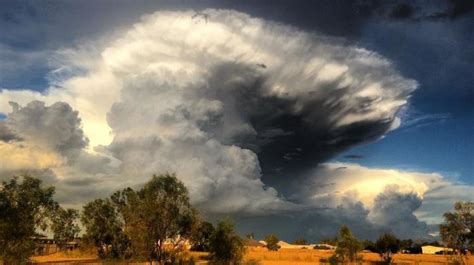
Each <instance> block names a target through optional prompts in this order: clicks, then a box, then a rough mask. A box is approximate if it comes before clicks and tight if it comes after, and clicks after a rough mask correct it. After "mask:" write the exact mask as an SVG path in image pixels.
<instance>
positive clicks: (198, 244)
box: [191, 222, 214, 251]
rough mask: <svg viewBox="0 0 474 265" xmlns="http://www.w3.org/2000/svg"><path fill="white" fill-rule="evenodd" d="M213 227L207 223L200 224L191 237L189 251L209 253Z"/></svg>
mask: <svg viewBox="0 0 474 265" xmlns="http://www.w3.org/2000/svg"><path fill="white" fill-rule="evenodd" d="M213 233H214V226H213V225H212V224H211V223H209V222H200V223H199V224H198V225H197V227H196V229H195V230H194V231H193V233H192V235H191V242H192V246H191V250H193V251H209V248H210V243H211V237H212V234H213Z"/></svg>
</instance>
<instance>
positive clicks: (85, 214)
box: [81, 199, 129, 258]
mask: <svg viewBox="0 0 474 265" xmlns="http://www.w3.org/2000/svg"><path fill="white" fill-rule="evenodd" d="M81 222H82V224H83V225H84V227H85V229H86V231H85V235H84V239H85V240H86V241H88V242H91V243H92V244H94V245H95V246H96V247H97V251H98V254H99V256H100V257H101V258H122V257H124V255H125V251H126V250H127V247H128V245H129V240H128V238H127V237H126V236H125V234H124V232H123V221H122V220H121V218H120V215H119V212H118V210H117V208H116V206H115V205H114V203H112V201H110V200H109V199H105V200H103V199H96V200H93V201H91V202H89V203H87V204H86V205H84V208H83V211H82V216H81Z"/></svg>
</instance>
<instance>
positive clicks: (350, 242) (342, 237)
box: [331, 225, 362, 264]
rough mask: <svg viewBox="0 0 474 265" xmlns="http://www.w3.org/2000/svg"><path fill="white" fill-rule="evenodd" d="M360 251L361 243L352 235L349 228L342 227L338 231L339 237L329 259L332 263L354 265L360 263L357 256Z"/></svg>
mask: <svg viewBox="0 0 474 265" xmlns="http://www.w3.org/2000/svg"><path fill="white" fill-rule="evenodd" d="M361 250H362V245H361V243H360V242H359V241H358V240H357V238H356V237H355V236H354V235H353V234H352V232H351V230H350V229H349V227H347V226H345V225H343V226H342V227H341V229H340V230H339V236H338V239H337V244H336V251H335V252H334V254H333V256H332V257H331V262H332V263H336V264H337V263H342V264H347V263H354V262H358V261H360V257H359V256H358V255H357V253H358V252H359V251H361Z"/></svg>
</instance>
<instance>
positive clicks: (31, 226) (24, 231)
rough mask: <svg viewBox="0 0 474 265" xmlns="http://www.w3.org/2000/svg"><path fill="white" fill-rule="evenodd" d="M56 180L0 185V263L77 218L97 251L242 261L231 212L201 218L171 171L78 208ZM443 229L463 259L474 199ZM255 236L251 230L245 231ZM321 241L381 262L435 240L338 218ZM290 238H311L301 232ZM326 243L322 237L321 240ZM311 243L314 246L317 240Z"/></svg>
mask: <svg viewBox="0 0 474 265" xmlns="http://www.w3.org/2000/svg"><path fill="white" fill-rule="evenodd" d="M54 193H55V189H54V187H44V186H43V185H42V183H41V181H40V180H38V179H36V178H33V177H29V176H23V177H21V178H18V177H14V178H12V179H11V180H9V181H6V182H3V183H2V184H1V186H0V260H3V262H4V264H26V263H27V262H28V259H29V257H31V256H32V255H33V254H34V252H35V249H36V241H35V239H37V238H39V237H41V234H39V233H49V234H51V235H53V237H54V239H55V240H56V242H57V244H58V245H59V247H60V248H64V246H65V245H66V243H67V242H69V241H71V240H74V239H76V238H77V237H78V235H79V232H80V229H79V225H78V220H79V219H80V221H81V223H82V225H83V227H84V229H85V231H84V234H83V241H82V242H83V244H86V245H90V246H93V247H94V248H95V249H96V251H97V254H98V256H99V257H101V258H104V259H121V260H133V261H140V260H142V261H145V260H146V261H150V262H151V261H156V262H159V263H160V264H193V263H194V261H193V260H192V259H189V258H188V257H186V256H185V255H182V254H183V250H184V249H185V245H186V244H191V250H194V251H205V252H209V262H210V263H211V264H224V265H226V264H229V265H230V264H241V263H242V260H243V255H244V252H245V248H244V245H243V240H242V239H241V238H240V236H239V235H238V234H237V233H236V231H235V229H234V224H233V223H232V222H231V221H230V220H223V221H220V222H218V224H217V225H216V226H215V227H214V225H213V224H211V223H209V222H206V221H204V220H202V218H201V217H200V215H199V212H198V211H197V210H196V209H195V208H193V207H192V205H191V204H190V200H189V195H188V191H187V189H186V187H185V186H184V184H183V183H182V182H181V181H179V180H178V179H177V178H176V176H175V175H172V174H164V175H159V176H153V177H152V178H151V179H150V180H149V181H148V182H147V183H146V184H145V185H144V186H143V188H141V189H139V190H133V189H131V188H126V189H124V190H121V191H117V192H115V193H114V194H113V195H112V196H110V197H108V198H104V199H95V200H93V201H91V202H89V203H87V204H86V205H84V207H83V210H82V213H79V211H77V210H74V209H64V208H61V207H60V206H59V204H58V203H57V202H56V201H55V200H54V198H53V196H54ZM444 220H445V222H444V223H443V224H442V225H441V226H440V235H441V238H442V240H443V242H444V243H445V246H447V247H450V248H452V249H454V250H455V251H454V255H453V256H452V260H453V262H454V263H456V264H465V262H466V259H465V256H464V255H465V254H466V253H467V251H471V252H473V251H474V203H472V202H458V203H456V204H455V205H454V211H453V212H447V213H445V214H444ZM246 237H247V239H250V240H252V239H254V237H255V236H254V234H253V233H249V234H247V235H246ZM264 240H265V241H266V243H267V246H266V247H267V248H268V249H269V250H273V251H278V249H279V248H280V245H279V239H278V237H277V236H276V235H275V234H270V235H267V236H266V237H265V239H264ZM321 243H323V244H328V245H331V246H336V247H337V248H336V250H335V251H334V253H333V255H332V256H331V257H329V258H328V260H327V261H328V262H330V263H331V264H345V263H351V262H352V263H354V262H359V261H360V260H361V257H360V255H359V253H360V251H361V250H363V249H365V250H369V251H371V252H375V253H378V254H379V255H380V260H381V264H391V263H392V261H393V255H394V254H395V253H397V252H399V251H403V252H408V253H420V252H421V246H422V245H426V244H432V245H435V244H438V242H423V243H414V242H413V241H412V240H410V239H407V240H400V239H398V238H396V237H395V235H393V234H383V235H381V236H380V237H379V238H378V239H377V240H376V241H375V242H372V241H369V240H364V241H359V240H358V239H357V238H356V237H355V236H354V235H353V234H352V232H351V230H350V229H349V227H347V226H342V227H341V229H340V231H339V234H338V236H337V237H334V238H326V239H323V240H321ZM294 244H295V245H308V241H307V240H305V239H304V238H300V239H297V240H296V241H294ZM323 246H324V245H323ZM315 248H316V247H315Z"/></svg>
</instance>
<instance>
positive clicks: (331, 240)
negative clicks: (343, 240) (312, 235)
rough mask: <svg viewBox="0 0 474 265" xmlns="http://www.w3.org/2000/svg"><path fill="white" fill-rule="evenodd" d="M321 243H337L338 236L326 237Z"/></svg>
mask: <svg viewBox="0 0 474 265" xmlns="http://www.w3.org/2000/svg"><path fill="white" fill-rule="evenodd" d="M319 243H320V244H328V245H331V246H335V245H337V236H335V237H326V238H323V239H321V240H320V241H319Z"/></svg>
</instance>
